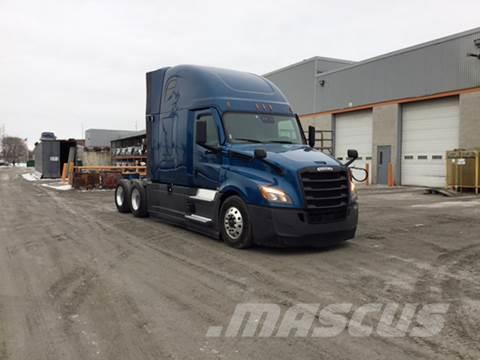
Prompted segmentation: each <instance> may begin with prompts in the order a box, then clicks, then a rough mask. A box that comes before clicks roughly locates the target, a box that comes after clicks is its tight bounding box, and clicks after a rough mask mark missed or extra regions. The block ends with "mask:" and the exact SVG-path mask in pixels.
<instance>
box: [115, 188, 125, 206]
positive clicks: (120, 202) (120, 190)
mask: <svg viewBox="0 0 480 360" xmlns="http://www.w3.org/2000/svg"><path fill="white" fill-rule="evenodd" d="M115 198H116V199H117V204H118V206H123V201H124V198H125V194H124V192H123V187H121V186H119V187H118V188H117V194H116V196H115Z"/></svg>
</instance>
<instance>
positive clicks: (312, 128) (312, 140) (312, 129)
mask: <svg viewBox="0 0 480 360" xmlns="http://www.w3.org/2000/svg"><path fill="white" fill-rule="evenodd" d="M308 145H309V146H310V147H311V148H314V147H315V126H309V127H308Z"/></svg>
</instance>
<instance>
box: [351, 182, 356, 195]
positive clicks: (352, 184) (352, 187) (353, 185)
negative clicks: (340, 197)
mask: <svg viewBox="0 0 480 360" xmlns="http://www.w3.org/2000/svg"><path fill="white" fill-rule="evenodd" d="M350 191H351V192H352V193H354V192H357V187H356V185H355V183H354V182H353V181H352V180H350Z"/></svg>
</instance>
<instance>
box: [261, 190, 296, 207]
mask: <svg viewBox="0 0 480 360" xmlns="http://www.w3.org/2000/svg"><path fill="white" fill-rule="evenodd" d="M260 192H261V194H262V196H263V198H264V199H265V200H267V201H269V202H272V203H277V204H291V203H292V200H291V199H290V197H289V196H288V195H287V194H286V193H285V192H284V191H283V190H280V189H276V188H273V187H269V186H260Z"/></svg>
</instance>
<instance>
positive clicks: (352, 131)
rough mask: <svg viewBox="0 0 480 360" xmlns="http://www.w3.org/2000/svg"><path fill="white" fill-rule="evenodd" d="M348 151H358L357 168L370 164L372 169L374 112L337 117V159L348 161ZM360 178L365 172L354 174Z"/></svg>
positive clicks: (353, 113)
mask: <svg viewBox="0 0 480 360" xmlns="http://www.w3.org/2000/svg"><path fill="white" fill-rule="evenodd" d="M348 149H355V150H357V151H358V156H359V158H358V160H357V161H355V166H357V167H362V168H365V164H366V163H367V162H368V163H369V166H370V169H371V168H372V166H371V165H372V164H371V162H372V112H371V111H370V110H368V111H358V112H351V113H345V114H338V115H335V157H336V158H337V159H339V160H340V161H342V162H345V161H346V160H347V151H348ZM354 175H356V176H357V177H359V178H363V177H364V173H363V172H358V173H357V172H354Z"/></svg>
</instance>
